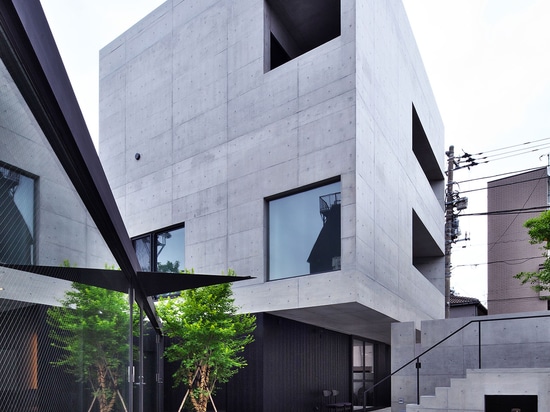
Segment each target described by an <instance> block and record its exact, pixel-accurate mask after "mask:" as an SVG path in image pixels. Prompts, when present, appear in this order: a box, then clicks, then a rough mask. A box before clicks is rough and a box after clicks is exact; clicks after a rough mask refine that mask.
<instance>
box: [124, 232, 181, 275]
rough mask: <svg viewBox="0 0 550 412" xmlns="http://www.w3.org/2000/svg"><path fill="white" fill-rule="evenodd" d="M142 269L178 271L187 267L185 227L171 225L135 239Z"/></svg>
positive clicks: (146, 270)
mask: <svg viewBox="0 0 550 412" xmlns="http://www.w3.org/2000/svg"><path fill="white" fill-rule="evenodd" d="M133 243H134V248H135V250H136V254H137V257H138V261H139V264H140V266H141V270H142V271H144V272H149V271H151V268H153V271H154V272H171V273H178V272H180V271H182V270H184V269H185V227H184V226H178V227H171V228H168V229H162V230H158V231H155V232H151V233H148V234H146V235H142V236H139V237H136V238H134V239H133Z"/></svg>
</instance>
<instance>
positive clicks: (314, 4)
mask: <svg viewBox="0 0 550 412" xmlns="http://www.w3.org/2000/svg"><path fill="white" fill-rule="evenodd" d="M265 10H266V13H265V51H266V53H265V69H266V71H269V70H272V69H274V68H276V67H279V66H280V65H282V64H284V63H286V62H288V61H290V60H292V59H294V58H296V57H298V56H300V55H302V54H304V53H307V52H308V51H310V50H313V49H314V48H316V47H319V46H320V45H322V44H324V43H326V42H328V41H330V40H332V39H334V38H336V37H338V36H340V33H341V23H340V0H266V2H265Z"/></svg>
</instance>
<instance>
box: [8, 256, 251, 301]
mask: <svg viewBox="0 0 550 412" xmlns="http://www.w3.org/2000/svg"><path fill="white" fill-rule="evenodd" d="M0 266H1V267H5V268H8V269H14V270H19V271H22V272H28V273H34V274H37V275H42V276H48V277H51V278H56V279H62V280H67V281H70V282H78V283H84V284H86V285H91V286H97V287H100V288H104V289H110V290H116V291H118V292H124V293H127V292H128V287H129V284H128V279H127V278H126V276H125V275H124V273H123V272H122V271H120V270H113V269H89V268H79V267H64V266H35V265H15V264H8V263H0ZM137 279H138V282H139V283H140V286H141V288H142V290H143V291H144V292H145V294H146V296H156V295H160V294H163V293H170V292H179V291H181V290H186V289H195V288H199V287H203V286H211V285H216V284H219V283H230V282H237V281H240V280H246V279H251V277H250V276H227V275H201V274H188V273H164V272H137Z"/></svg>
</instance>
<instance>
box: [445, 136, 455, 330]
mask: <svg viewBox="0 0 550 412" xmlns="http://www.w3.org/2000/svg"><path fill="white" fill-rule="evenodd" d="M445 154H446V155H447V190H446V192H445V319H449V318H450V314H451V248H452V244H453V243H452V242H453V240H452V229H453V226H452V225H453V220H454V195H453V184H454V182H453V168H454V157H455V147H454V146H449V151H448V152H447V153H445Z"/></svg>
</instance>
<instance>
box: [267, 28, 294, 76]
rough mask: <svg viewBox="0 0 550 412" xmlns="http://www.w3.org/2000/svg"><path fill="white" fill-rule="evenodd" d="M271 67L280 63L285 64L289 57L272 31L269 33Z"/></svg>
mask: <svg viewBox="0 0 550 412" xmlns="http://www.w3.org/2000/svg"><path fill="white" fill-rule="evenodd" d="M270 51H271V68H272V69H274V68H275V67H279V66H280V65H281V64H285V63H286V62H288V61H290V60H291V58H290V56H289V54H288V53H287V52H286V50H285V49H283V46H281V43H279V42H278V41H277V39H276V38H275V36H274V35H273V33H271V47H270Z"/></svg>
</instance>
